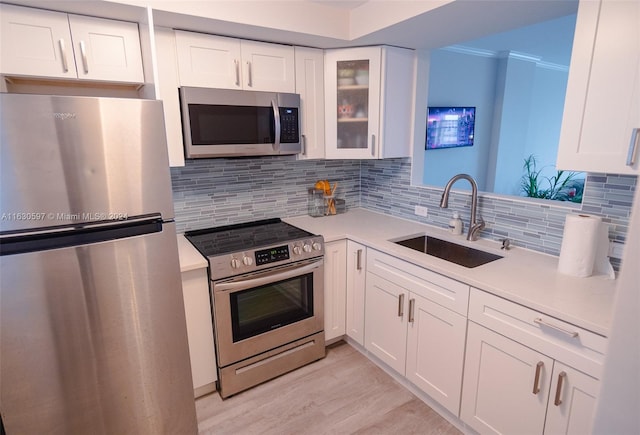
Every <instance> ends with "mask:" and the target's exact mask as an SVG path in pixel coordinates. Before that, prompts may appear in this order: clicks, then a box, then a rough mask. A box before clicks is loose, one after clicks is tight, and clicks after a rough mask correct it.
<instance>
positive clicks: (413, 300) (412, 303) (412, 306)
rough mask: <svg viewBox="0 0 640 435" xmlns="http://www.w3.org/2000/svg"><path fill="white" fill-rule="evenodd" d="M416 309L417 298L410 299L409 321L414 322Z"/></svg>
mask: <svg viewBox="0 0 640 435" xmlns="http://www.w3.org/2000/svg"><path fill="white" fill-rule="evenodd" d="M415 309H416V300H415V299H409V323H413V320H414V319H413V316H414V314H415V313H414V311H415Z"/></svg>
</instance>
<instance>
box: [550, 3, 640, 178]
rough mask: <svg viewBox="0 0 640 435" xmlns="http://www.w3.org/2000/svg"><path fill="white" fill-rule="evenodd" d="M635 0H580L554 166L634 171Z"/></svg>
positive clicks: (637, 109) (638, 6)
mask: <svg viewBox="0 0 640 435" xmlns="http://www.w3.org/2000/svg"><path fill="white" fill-rule="evenodd" d="M639 23H640V2H637V1H610V0H601V1H581V2H580V5H579V8H578V18H577V22H576V33H575V37H574V45H573V51H572V55H571V67H570V70H569V80H568V83H567V95H566V101H565V105H564V117H563V121H562V130H561V133H560V146H559V149H558V162H557V166H558V168H560V169H567V170H577V171H589V172H606V173H619V174H638V173H639V168H640V150H639V149H638V148H640V143H639V142H640V138H639V137H638V136H639V133H638V129H640V24H639Z"/></svg>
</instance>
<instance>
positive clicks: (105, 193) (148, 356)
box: [0, 94, 197, 435]
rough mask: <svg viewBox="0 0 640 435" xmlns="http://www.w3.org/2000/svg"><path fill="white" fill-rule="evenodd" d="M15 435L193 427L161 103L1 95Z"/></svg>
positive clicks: (1, 334)
mask: <svg viewBox="0 0 640 435" xmlns="http://www.w3.org/2000/svg"><path fill="white" fill-rule="evenodd" d="M0 186H1V189H2V191H1V195H0V214H1V219H0V254H1V255H0V290H1V293H0V316H1V317H0V388H1V392H0V411H1V415H2V424H3V425H4V429H5V430H6V433H7V434H8V435H13V434H36V433H47V434H54V433H55V434H88V433H91V434H188V433H196V432H197V423H196V416H195V404H194V400H193V384H192V380H191V367H190V362H189V350H188V343H187V332H186V324H185V312H184V304H183V299H182V287H181V281H180V271H179V263H178V251H177V241H176V232H175V223H174V222H173V218H174V215H173V203H172V199H171V181H170V174H169V164H168V159H167V149H166V139H165V137H164V119H163V114H162V104H161V102H159V101H148V100H136V99H120V98H93V97H65V96H41V95H24V94H23V95H18V94H0Z"/></svg>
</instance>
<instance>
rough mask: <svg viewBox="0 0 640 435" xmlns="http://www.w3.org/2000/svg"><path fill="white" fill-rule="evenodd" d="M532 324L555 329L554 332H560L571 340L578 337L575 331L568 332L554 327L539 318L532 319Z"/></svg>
mask: <svg viewBox="0 0 640 435" xmlns="http://www.w3.org/2000/svg"><path fill="white" fill-rule="evenodd" d="M533 322H534V323H537V324H538V325H543V326H548V327H549V328H552V329H555V330H556V331H560V332H562V333H563V334H567V335H568V336H569V337H571V338H576V337H577V336H578V332H577V331H569V330H567V329H564V328H561V327H560V326H556V325H554V324H552V323H549V322H545V321H544V320H543V319H541V318H540V317H537V318H535V319H533Z"/></svg>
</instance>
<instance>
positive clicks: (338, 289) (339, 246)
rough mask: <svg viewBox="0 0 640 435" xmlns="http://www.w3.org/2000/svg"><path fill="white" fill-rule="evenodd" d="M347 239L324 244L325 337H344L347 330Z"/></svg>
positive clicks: (326, 338) (329, 338)
mask: <svg viewBox="0 0 640 435" xmlns="http://www.w3.org/2000/svg"><path fill="white" fill-rule="evenodd" d="M346 292H347V241H346V240H337V241H335V242H329V243H325V245H324V339H325V341H327V342H328V341H330V340H334V339H337V338H340V337H342V336H343V335H344V334H345V332H346V330H345V328H346Z"/></svg>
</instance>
